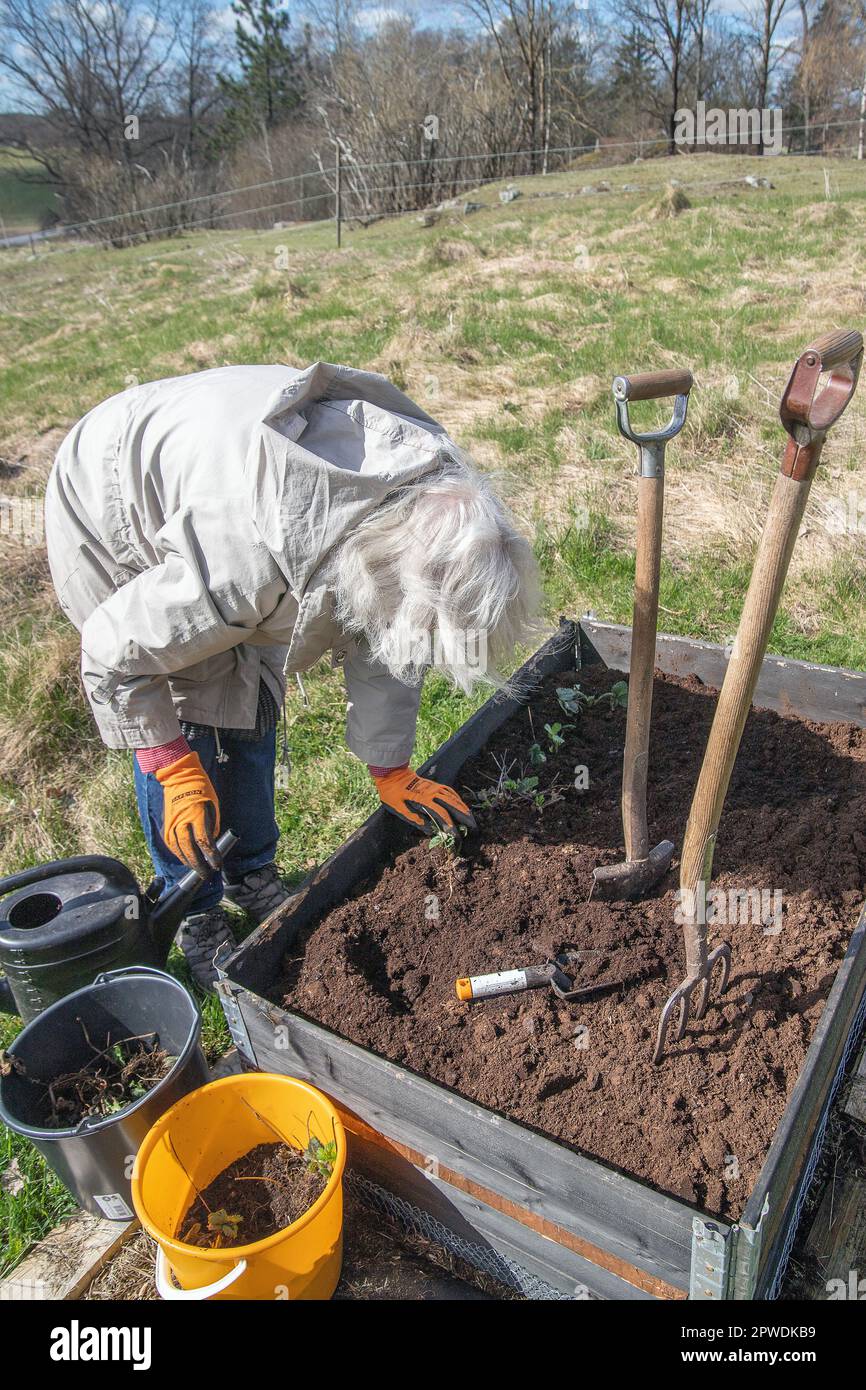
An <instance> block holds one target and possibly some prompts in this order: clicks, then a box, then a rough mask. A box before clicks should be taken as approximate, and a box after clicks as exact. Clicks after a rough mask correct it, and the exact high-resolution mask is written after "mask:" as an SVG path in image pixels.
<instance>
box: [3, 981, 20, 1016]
mask: <svg viewBox="0 0 866 1390" xmlns="http://www.w3.org/2000/svg"><path fill="white" fill-rule="evenodd" d="M17 1013H18V1005H17V1004H16V1003H15V995H14V994H13V993H12V986H11V985H10V983H9V981H8V980H7V979H6V976H5V975H0V1014H17Z"/></svg>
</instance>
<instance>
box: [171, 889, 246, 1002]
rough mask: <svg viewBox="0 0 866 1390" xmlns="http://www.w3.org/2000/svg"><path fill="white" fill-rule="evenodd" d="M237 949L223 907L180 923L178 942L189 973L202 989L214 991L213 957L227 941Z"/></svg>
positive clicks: (211, 909) (201, 913)
mask: <svg viewBox="0 0 866 1390" xmlns="http://www.w3.org/2000/svg"><path fill="white" fill-rule="evenodd" d="M226 941H227V942H228V943H229V944H230V945H231V946H236V945H237V942H236V940H235V935H234V932H233V931H232V929H231V926H230V925H229V919H228V917H227V916H226V914H225V909H224V908H222V907H219V906H217V907H212V908H209V909H208V911H207V912H191V913H190V914H189V916H188V917H184V919H183V921H182V922H181V924H180V933H179V936H178V942H179V945H180V949H181V950H182V951H183V953H184V956H185V957H186V963H187V965H188V966H189V970H190V974H191V975H192V978H193V979H194V980H195V982H196V984H197V985H199V986H200V987H201V988H202V989H213V987H214V984H215V983H216V977H217V975H216V971H215V970H214V964H213V958H214V956H215V955H216V953H217V951H218V950H219V948H220V946H222V945H223V944H224V942H226Z"/></svg>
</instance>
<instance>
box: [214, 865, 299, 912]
mask: <svg viewBox="0 0 866 1390" xmlns="http://www.w3.org/2000/svg"><path fill="white" fill-rule="evenodd" d="M223 896H224V897H225V898H227V899H228V901H229V902H230V903H234V905H235V907H239V908H240V909H241V910H242V911H243V912H245V913H246V914H247V916H248V917H251V918H252V920H253V921H254V922H255V924H256V926H258V925H259V923H260V922H263V921H264V920H265V918H266V917H270V915H271V913H272V912H276V910H277V908H278V907H282V905H283V903H284V902H287V901H288V899H289V898H290V897H291V896H292V894H291V893H290V892H289V889H288V888H287V887H286V885H285V884H284V883H283V880H282V879H281V878H280V876H279V874H278V873H277V866H276V864H263V865H262V867H261V868H260V869H251V870H250V872H249V873H248V874H244V876H243V878H242V879H240V880H239V881H238V882H237V883H226V885H225V887H224V889H223Z"/></svg>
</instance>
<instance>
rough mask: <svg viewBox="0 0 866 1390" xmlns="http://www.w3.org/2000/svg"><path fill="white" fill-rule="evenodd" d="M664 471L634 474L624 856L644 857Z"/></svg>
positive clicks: (624, 770)
mask: <svg viewBox="0 0 866 1390" xmlns="http://www.w3.org/2000/svg"><path fill="white" fill-rule="evenodd" d="M664 485H665V480H664V473H663V472H660V473H659V474H658V476H657V477H654V478H647V477H638V480H637V551H636V554H635V576H634V612H633V616H632V629H631V657H630V659H629V679H628V712H627V714H626V729H625V751H624V754H623V764H622V828H623V835H624V838H625V857H626V859H627V860H637V859H646V857H647V855H648V854H649V838H648V835H647V823H646V784H647V762H648V757H649V737H650V721H651V718H652V704H653V670H654V667H655V656H656V625H657V622H658V609H659V571H660V567H661V547H662V515H663V512H664Z"/></svg>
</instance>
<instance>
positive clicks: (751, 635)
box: [653, 330, 863, 1062]
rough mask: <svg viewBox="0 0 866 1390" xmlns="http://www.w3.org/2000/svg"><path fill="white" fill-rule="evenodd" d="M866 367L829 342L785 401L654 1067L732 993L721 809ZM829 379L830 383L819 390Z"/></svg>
mask: <svg viewBox="0 0 866 1390" xmlns="http://www.w3.org/2000/svg"><path fill="white" fill-rule="evenodd" d="M862 361H863V336H862V334H861V333H857V332H853V331H845V330H838V331H836V332H833V333H826V334H825V335H824V336H823V337H821V338H817V339H816V340H815V342H814V343H812V344H811V345H810V346H809V347H807V348H806V350H805V352H803V353H802V354H801V355H800V357H799V358H798V359H797V361H796V363H795V364H794V369H793V371H792V373H791V376H790V379H789V381H788V385H787V386H786V387H785V391H784V394H783V396H782V404H781V407H780V410H779V415H780V418H781V421H782V425H783V426H784V428H785V430H786V431H787V433H788V435H789V436H790V438H789V439H788V444H787V447H786V449H785V454H784V458H783V459H782V463H781V466H780V470H779V474H778V476H777V478H776V484H775V487H774V490H773V495H772V498H771V500H770V507H769V512H768V514H767V520H766V523H765V525H764V531H763V535H762V536H761V541H760V544H759V546H758V554H757V556H756V559H755V566H754V569H753V570H752V577H751V580H750V581H749V588H748V592H747V594H746V601H745V603H744V605H743V611H742V614H741V616H740V625H739V628H738V630H737V636H736V638H735V640H734V645H733V648H732V650H731V656H730V660H729V662H728V667H727V670H726V672H725V679H724V682H723V684H722V690H721V694H720V695H719V700H718V704H717V706H716V712H715V716H714V718H713V724H712V728H711V729H710V737H709V740H708V742H707V748H706V752H705V754H704V761H703V764H702V766H701V771H700V775H699V777H698V784H697V786H696V788H695V794H694V797H693V799H692V805H691V810H690V812H689V819H688V824H687V826H686V834H685V839H684V841H683V852H682V857H681V860H680V911H681V913H682V915H683V930H684V934H685V945H686V976H685V979H684V980H683V981H682V983H681V984H680V985H678V986H677V988H676V989H675V990H674V992H673V994H672V995H671V996H670V998H669V999H668V1001H667V1003H666V1004H665V1006H664V1008H663V1009H662V1012H661V1017H660V1019H659V1026H658V1033H657V1035H656V1046H655V1052H654V1053H653V1061H654V1062H658V1061H659V1059H660V1057H661V1056H662V1053H663V1052H664V1050H665V1045H666V1043H667V1037H668V1032H669V1030H670V1028H671V1023H672V1020H673V1018H674V1015H675V1014H677V1013H678V1017H677V1020H676V1025H675V1028H674V1033H673V1038H674V1041H676V1042H678V1041H679V1040H680V1038H681V1037H682V1036H683V1033H684V1032H685V1029H686V1025H687V1023H688V1022H689V1019H690V1017H693V1018H695V1019H700V1018H703V1016H704V1013H705V1011H706V1008H707V1004H708V1003H709V999H710V992H711V989H712V980H713V971H714V970H715V967H716V966H717V965H720V966H721V969H720V972H719V989H718V992H719V993H720V994H723V993H724V991H725V989H726V988H727V984H728V977H729V974H730V969H731V947H730V944H729V943H728V942H727V941H723V942H721V944H720V945H718V946H716V947H715V948H714V949H713V950H712V951H710V950H708V949H707V920H706V898H707V890H708V888H709V884H710V880H711V877H712V867H713V851H714V849H715V845H716V836H717V834H718V828H719V821H720V819H721V814H722V807H723V805H724V801H725V796H726V794H727V790H728V785H729V783H730V780H731V772H732V771H733V767H734V760H735V759H736V756H737V750H738V749H739V746H740V739H741V738H742V735H743V729H744V728H745V724H746V719H747V717H748V714H749V709H750V707H751V703H752V697H753V696H754V693H755V687H756V685H757V683H758V676H759V674H760V670H761V663H762V662H763V659H764V653H765V652H766V649H767V642H768V640H769V636H770V629H771V628H772V626H773V620H774V618H775V616H776V609H777V608H778V605H779V598H780V596H781V593H782V588H783V586H784V583H785V577H786V575H787V573H788V565H789V563H790V560H791V554H792V552H793V549H794V544H795V542H796V539H797V533H798V531H799V529H800V522H801V520H802V517H803V512H804V510H805V507H806V502H807V501H808V497H809V489H810V488H811V486H812V479H813V478H814V476H815V472H816V470H817V467H818V462H819V460H820V457H821V450H822V448H823V446H824V440H825V438H826V435H827V431H828V430H829V429H830V427H831V425H833V424H835V422H836V421H837V420H838V419H839V416H840V415H841V414H842V412H843V411H844V409H845V407H846V406H847V404H848V402H849V401H850V399H851V397H852V396H853V394H854V388H855V387H856V385H857V378H858V376H859V373H860V366H861V363H862ZM825 373H829V376H828V378H827V381H826V383H825V384H824V385H823V386H822V387H821V389H820V390H819V386H820V385H821V378H822V376H823V375H824V374H825Z"/></svg>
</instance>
